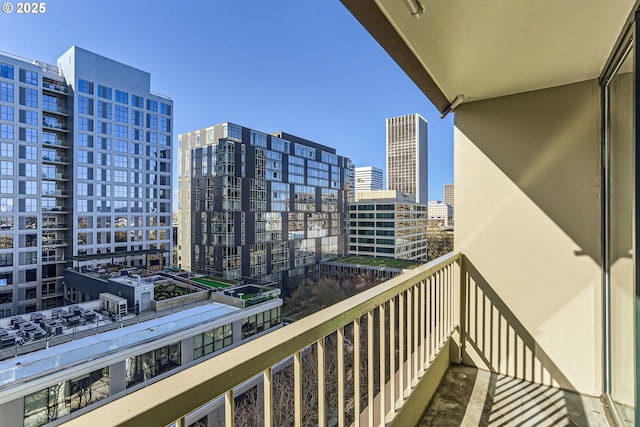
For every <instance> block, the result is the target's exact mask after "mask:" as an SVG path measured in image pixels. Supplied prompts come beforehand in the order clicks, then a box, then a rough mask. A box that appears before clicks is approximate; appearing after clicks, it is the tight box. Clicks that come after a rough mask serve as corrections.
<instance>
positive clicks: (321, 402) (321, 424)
mask: <svg viewBox="0 0 640 427" xmlns="http://www.w3.org/2000/svg"><path fill="white" fill-rule="evenodd" d="M325 354H326V353H325V344H324V337H323V338H320V339H319V340H318V427H325V426H326V421H325V403H326V399H325V381H326V379H325V369H324V366H325Z"/></svg>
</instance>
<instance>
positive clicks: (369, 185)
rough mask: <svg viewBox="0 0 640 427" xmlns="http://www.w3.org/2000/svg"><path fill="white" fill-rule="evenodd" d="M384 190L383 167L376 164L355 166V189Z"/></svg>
mask: <svg viewBox="0 0 640 427" xmlns="http://www.w3.org/2000/svg"><path fill="white" fill-rule="evenodd" d="M376 190H382V169H380V168H377V167H375V166H362V167H357V168H355V191H356V192H358V191H376Z"/></svg>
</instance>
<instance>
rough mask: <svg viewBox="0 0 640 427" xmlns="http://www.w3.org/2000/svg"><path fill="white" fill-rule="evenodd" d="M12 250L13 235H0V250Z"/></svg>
mask: <svg viewBox="0 0 640 427" xmlns="http://www.w3.org/2000/svg"><path fill="white" fill-rule="evenodd" d="M12 248H13V235H12V234H2V235H0V249H12Z"/></svg>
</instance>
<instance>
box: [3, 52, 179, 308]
mask: <svg viewBox="0 0 640 427" xmlns="http://www.w3.org/2000/svg"><path fill="white" fill-rule="evenodd" d="M58 64H59V65H58V66H55V65H50V64H45V63H42V62H40V61H31V60H27V59H23V58H20V57H16V56H13V55H9V54H0V193H1V194H0V317H5V316H9V315H12V314H21V313H25V312H27V313H28V312H32V311H36V310H40V309H45V308H51V307H55V306H59V305H62V304H63V302H75V301H82V298H83V297H82V295H73V294H72V292H67V290H66V289H65V288H64V281H63V277H64V269H65V267H67V266H73V267H76V268H78V269H83V268H85V269H93V268H96V267H97V266H99V265H100V264H108V263H119V264H125V265H128V266H134V265H135V266H139V265H143V266H146V267H150V268H159V267H161V266H164V265H167V264H169V263H170V262H171V252H170V248H171V218H170V216H171V194H170V189H171V121H172V110H173V103H172V101H171V99H169V98H167V97H164V96H161V95H157V94H153V93H151V91H150V75H149V73H147V72H144V71H140V70H137V69H135V68H132V67H130V66H128V65H124V64H121V63H119V62H116V61H113V60H111V59H107V58H105V57H102V56H100V55H97V54H95V53H92V52H89V51H86V50H84V49H80V48H78V47H75V46H74V47H72V48H70V49H69V50H68V51H67V52H65V53H64V54H63V55H62V56H61V57H60V58H59V59H58Z"/></svg>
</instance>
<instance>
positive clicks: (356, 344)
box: [353, 318, 360, 427]
mask: <svg viewBox="0 0 640 427" xmlns="http://www.w3.org/2000/svg"><path fill="white" fill-rule="evenodd" d="M353 416H354V421H353V426H354V427H360V318H357V319H356V320H354V321H353Z"/></svg>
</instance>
